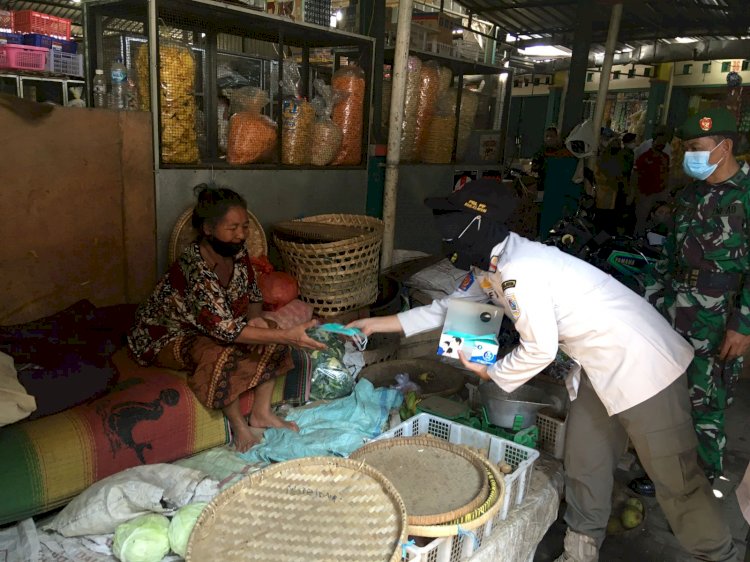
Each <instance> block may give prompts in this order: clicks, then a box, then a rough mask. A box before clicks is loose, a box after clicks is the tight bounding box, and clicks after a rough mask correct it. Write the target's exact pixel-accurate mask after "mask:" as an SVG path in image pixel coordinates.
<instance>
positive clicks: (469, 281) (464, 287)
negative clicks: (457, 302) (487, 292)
mask: <svg viewBox="0 0 750 562" xmlns="http://www.w3.org/2000/svg"><path fill="white" fill-rule="evenodd" d="M473 284H474V274H473V273H467V274H466V277H464V279H463V281H461V284H460V285H459V286H458V290H459V291H464V292H466V291H468V290H469V288H470V287H471V286H472V285H473Z"/></svg>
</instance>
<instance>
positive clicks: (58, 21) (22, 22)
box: [13, 10, 70, 40]
mask: <svg viewBox="0 0 750 562" xmlns="http://www.w3.org/2000/svg"><path fill="white" fill-rule="evenodd" d="M13 32H14V33H41V34H42V35H50V36H52V37H59V38H60V39H65V40H69V39H70V20H69V19H65V18H58V17H57V16H51V15H49V14H42V13H41V12H35V11H33V10H20V11H18V12H14V13H13Z"/></svg>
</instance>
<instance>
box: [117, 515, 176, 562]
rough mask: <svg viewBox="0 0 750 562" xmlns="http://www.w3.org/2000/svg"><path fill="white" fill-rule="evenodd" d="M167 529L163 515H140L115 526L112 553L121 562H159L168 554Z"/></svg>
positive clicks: (166, 521)
mask: <svg viewBox="0 0 750 562" xmlns="http://www.w3.org/2000/svg"><path fill="white" fill-rule="evenodd" d="M167 529H169V519H167V518H166V517H164V516H163V515H159V514H158V513H147V514H146V515H140V516H139V517H136V518H135V519H132V520H130V521H128V522H127V523H121V524H120V525H118V526H117V529H115V540H114V543H113V544H112V551H113V552H114V554H115V556H116V557H117V559H118V560H122V562H159V561H160V560H161V559H162V558H164V557H165V556H166V555H167V554H168V553H169V537H168V536H167Z"/></svg>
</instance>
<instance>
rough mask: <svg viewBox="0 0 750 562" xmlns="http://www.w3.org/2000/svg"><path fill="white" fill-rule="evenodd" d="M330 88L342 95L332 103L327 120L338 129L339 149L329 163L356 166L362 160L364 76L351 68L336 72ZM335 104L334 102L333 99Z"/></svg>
mask: <svg viewBox="0 0 750 562" xmlns="http://www.w3.org/2000/svg"><path fill="white" fill-rule="evenodd" d="M331 88H332V89H333V91H334V95H335V93H336V92H340V93H341V94H342V98H341V100H340V101H338V102H335V103H334V106H333V112H332V115H331V118H332V119H333V122H334V123H335V124H336V125H338V127H339V128H340V129H341V135H342V137H341V148H339V152H338V154H337V155H336V157H335V158H334V160H333V162H332V164H334V165H337V166H342V165H343V166H356V165H357V164H359V163H360V162H361V160H362V130H363V127H364V112H365V73H364V72H363V71H362V69H361V68H359V67H358V66H355V65H349V66H346V67H344V68H340V69H339V70H337V71H336V72H335V73H334V75H333V78H332V79H331ZM334 101H335V100H334Z"/></svg>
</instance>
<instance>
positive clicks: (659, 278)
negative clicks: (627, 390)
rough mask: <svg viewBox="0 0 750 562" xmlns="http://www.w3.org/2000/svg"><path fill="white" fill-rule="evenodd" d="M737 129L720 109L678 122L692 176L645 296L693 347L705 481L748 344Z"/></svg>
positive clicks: (749, 306) (747, 255)
mask: <svg viewBox="0 0 750 562" xmlns="http://www.w3.org/2000/svg"><path fill="white" fill-rule="evenodd" d="M736 132H737V128H736V121H735V118H734V116H733V115H732V114H731V113H729V111H727V110H726V109H713V110H708V111H704V112H699V113H698V114H697V115H695V116H694V117H691V118H689V119H688V120H687V121H686V122H685V124H684V125H683V128H682V137H683V140H684V141H685V151H686V152H685V161H684V164H683V168H684V170H685V172H686V173H687V174H688V175H689V176H690V177H692V178H695V179H696V181H694V182H693V183H691V184H689V185H687V186H686V187H685V188H683V189H682V190H681V191H680V192H679V193H678V194H677V196H676V200H675V203H674V205H675V208H674V213H673V218H674V228H673V229H672V230H671V232H670V235H669V236H668V238H667V242H666V244H665V246H664V253H663V255H664V258H663V259H662V260H661V261H659V262H658V263H657V264H656V266H655V268H654V271H653V273H652V276H651V278H650V279H649V280H648V281H647V288H646V295H645V296H646V298H647V299H649V301H651V303H652V304H654V305H655V306H656V308H657V309H658V310H659V311H660V312H661V313H662V314H663V315H664V316H665V317H666V318H667V320H669V321H670V322H671V323H672V325H673V326H674V328H675V329H676V330H677V331H678V332H679V333H680V334H681V335H682V336H683V337H684V338H685V339H686V340H688V342H690V343H691V344H692V345H693V347H694V348H695V358H694V359H693V362H692V363H691V364H690V366H689V367H688V370H687V379H688V385H689V391H690V398H691V401H692V407H693V410H692V414H693V423H694V425H695V431H696V433H697V435H698V443H699V446H698V454H699V457H700V460H701V463H702V465H703V468H704V470H705V471H706V475H707V476H708V478H709V479H710V480H713V479H714V478H715V477H717V476H719V475H721V474H722V470H723V463H722V461H723V453H724V448H725V446H726V434H725V432H724V410H725V409H726V408H727V406H729V404H730V403H731V400H732V390H733V387H734V385H735V382H736V381H737V378H738V376H739V374H740V372H741V371H742V355H743V354H744V353H745V351H746V350H747V348H748V346H750V275H748V274H750V176H749V175H748V173H749V172H750V167H748V165H747V164H745V163H743V164H740V163H739V162H738V161H737V160H736V159H735V158H734V157H733V153H732V149H733V147H734V145H735V144H736Z"/></svg>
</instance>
